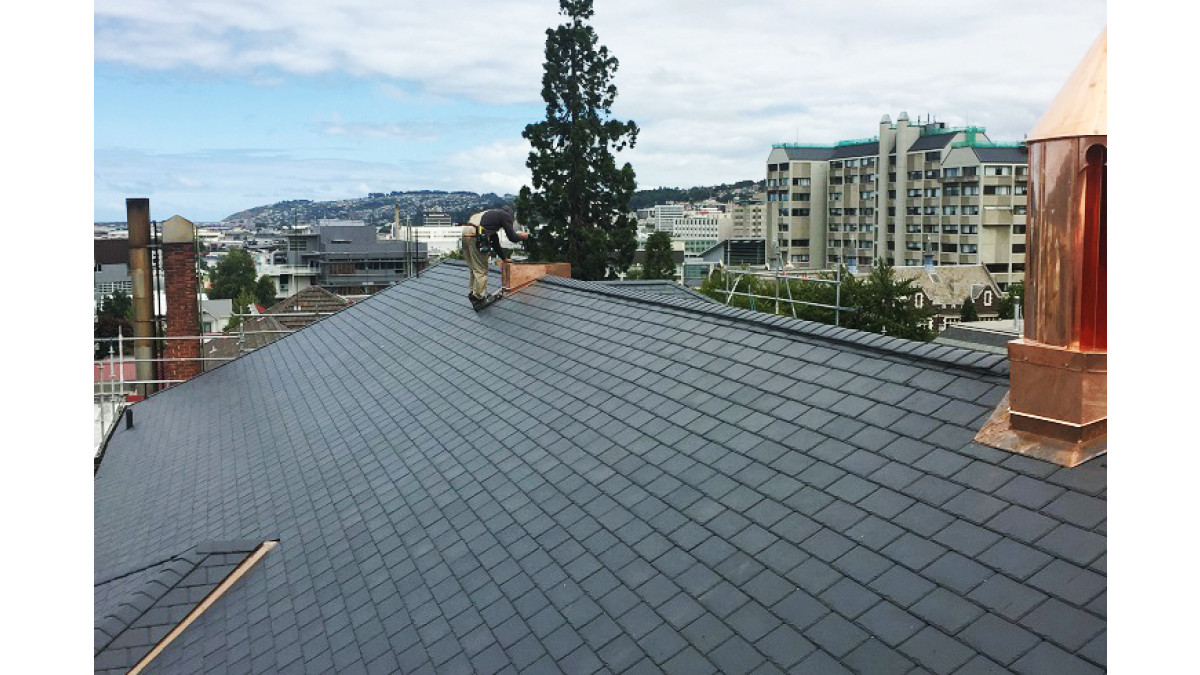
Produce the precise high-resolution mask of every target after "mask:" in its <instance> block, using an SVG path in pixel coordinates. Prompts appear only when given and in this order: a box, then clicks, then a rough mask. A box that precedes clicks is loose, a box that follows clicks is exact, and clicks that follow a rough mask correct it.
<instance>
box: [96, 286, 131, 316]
mask: <svg viewBox="0 0 1200 675" xmlns="http://www.w3.org/2000/svg"><path fill="white" fill-rule="evenodd" d="M96 313H97V314H98V315H99V316H107V317H113V318H115V319H125V320H127V321H131V320H133V298H131V297H129V294H128V293H126V292H125V291H114V292H113V294H112V295H110V296H108V297H107V298H104V300H102V301H101V302H100V309H99V310H97V312H96Z"/></svg>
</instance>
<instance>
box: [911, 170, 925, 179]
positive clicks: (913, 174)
mask: <svg viewBox="0 0 1200 675" xmlns="http://www.w3.org/2000/svg"><path fill="white" fill-rule="evenodd" d="M921 175H922V174H921V172H920V171H909V172H908V179H909V180H921Z"/></svg>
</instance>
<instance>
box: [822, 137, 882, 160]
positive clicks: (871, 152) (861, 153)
mask: <svg viewBox="0 0 1200 675" xmlns="http://www.w3.org/2000/svg"><path fill="white" fill-rule="evenodd" d="M878 154H879V141H871V142H869V143H852V144H848V145H839V146H838V147H837V148H835V149H834V151H833V154H832V155H831V156H830V159H842V158H845V157H874V156H875V155H878Z"/></svg>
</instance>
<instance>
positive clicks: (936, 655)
mask: <svg viewBox="0 0 1200 675" xmlns="http://www.w3.org/2000/svg"><path fill="white" fill-rule="evenodd" d="M899 650H900V652H902V653H904V654H906V655H907V656H909V657H910V658H912V659H913V660H914V661H916V662H917V664H918V665H920V666H923V667H924V668H927V669H928V670H929V671H930V672H933V673H938V674H939V675H942V674H943V673H952V672H954V671H955V670H956V669H957V668H958V667H959V666H961V665H963V664H964V663H966V662H967V661H968V660H969V659H970V658H971V657H972V656H973V655H974V652H973V651H972V650H971V649H970V648H969V647H967V646H965V645H963V644H962V643H961V642H958V641H957V640H955V639H953V638H951V637H949V636H947V635H946V634H945V633H943V632H941V631H939V630H938V629H936V628H934V627H933V626H926V627H925V628H924V629H922V630H921V631H920V632H918V633H917V634H916V635H914V636H912V637H911V638H909V639H908V640H906V641H905V642H904V643H903V644H901V645H900V647H899Z"/></svg>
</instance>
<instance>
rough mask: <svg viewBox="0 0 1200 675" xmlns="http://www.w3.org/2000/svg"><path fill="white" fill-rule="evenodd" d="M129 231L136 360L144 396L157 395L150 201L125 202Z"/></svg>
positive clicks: (132, 200)
mask: <svg viewBox="0 0 1200 675" xmlns="http://www.w3.org/2000/svg"><path fill="white" fill-rule="evenodd" d="M125 214H126V215H125V217H126V227H127V228H128V231H129V280H130V282H131V285H132V287H133V289H132V290H133V337H134V343H133V358H134V359H135V360H136V365H135V366H134V371H135V377H137V379H138V381H139V382H141V384H139V385H137V393H138V395H140V396H149V395H150V394H152V393H154V389H155V386H154V384H152V382H153V381H154V380H156V379H158V378H157V377H155V373H154V346H153V344H152V342H151V340H152V339H153V338H154V277H153V272H152V271H151V267H150V200H149V199H146V198H145V197H131V198H129V199H126V200H125Z"/></svg>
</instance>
